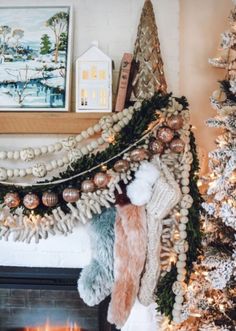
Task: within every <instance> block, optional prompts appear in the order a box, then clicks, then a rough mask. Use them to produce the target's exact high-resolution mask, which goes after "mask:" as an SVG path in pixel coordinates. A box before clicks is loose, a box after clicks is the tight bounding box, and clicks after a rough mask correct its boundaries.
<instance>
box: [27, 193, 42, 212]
mask: <svg viewBox="0 0 236 331" xmlns="http://www.w3.org/2000/svg"><path fill="white" fill-rule="evenodd" d="M39 203H40V201H39V197H38V196H37V194H35V193H28V194H26V195H25V196H24V199H23V204H24V206H25V207H26V208H28V209H35V208H37V207H38V205H39Z"/></svg>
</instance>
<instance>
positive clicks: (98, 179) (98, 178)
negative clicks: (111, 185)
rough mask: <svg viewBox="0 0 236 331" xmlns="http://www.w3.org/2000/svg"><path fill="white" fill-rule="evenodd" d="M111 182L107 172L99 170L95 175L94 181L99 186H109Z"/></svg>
mask: <svg viewBox="0 0 236 331" xmlns="http://www.w3.org/2000/svg"><path fill="white" fill-rule="evenodd" d="M108 182H109V177H108V175H107V174H105V173H104V172H98V173H97V174H96V175H95V176H94V183H95V185H96V186H97V187H98V188H104V187H106V186H107V184H108Z"/></svg>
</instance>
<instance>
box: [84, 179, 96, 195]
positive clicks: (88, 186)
mask: <svg viewBox="0 0 236 331" xmlns="http://www.w3.org/2000/svg"><path fill="white" fill-rule="evenodd" d="M81 190H82V191H83V192H84V193H89V192H93V191H94V190H95V184H94V182H93V180H91V179H86V180H84V181H83V182H82V184H81Z"/></svg>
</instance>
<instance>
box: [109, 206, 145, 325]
mask: <svg viewBox="0 0 236 331" xmlns="http://www.w3.org/2000/svg"><path fill="white" fill-rule="evenodd" d="M146 246H147V229H146V213H145V208H144V207H139V206H134V205H132V204H128V205H125V206H123V207H121V206H118V207H117V217H116V223H115V246H114V277H115V283H114V286H113V289H112V295H111V302H110V305H109V309H108V321H109V322H110V323H112V324H115V325H116V326H117V327H118V328H121V327H122V326H123V325H124V323H125V322H126V320H127V318H128V316H129V314H130V311H131V308H132V306H133V305H134V302H135V299H136V296H137V293H138V290H139V282H140V276H141V273H142V270H143V267H144V263H145V257H146Z"/></svg>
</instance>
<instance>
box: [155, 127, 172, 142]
mask: <svg viewBox="0 0 236 331" xmlns="http://www.w3.org/2000/svg"><path fill="white" fill-rule="evenodd" d="M157 138H159V139H160V140H161V141H162V142H163V143H169V142H170V141H171V140H172V139H173V138H174V132H173V130H171V129H170V128H167V127H164V128H160V129H159V130H158V132H157Z"/></svg>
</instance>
